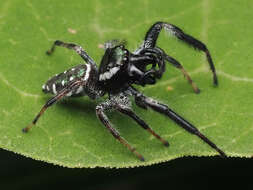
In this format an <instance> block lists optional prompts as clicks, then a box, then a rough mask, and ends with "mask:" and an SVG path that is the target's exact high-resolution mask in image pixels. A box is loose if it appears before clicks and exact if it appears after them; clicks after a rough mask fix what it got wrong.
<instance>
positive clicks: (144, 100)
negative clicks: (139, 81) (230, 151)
mask: <svg viewBox="0 0 253 190" xmlns="http://www.w3.org/2000/svg"><path fill="white" fill-rule="evenodd" d="M130 90H131V92H132V93H133V95H134V96H135V101H136V102H141V103H138V104H137V105H139V104H144V105H146V106H147V107H150V108H151V109H153V110H154V111H157V112H159V113H162V114H164V115H166V116H168V117H169V118H170V119H172V120H173V121H174V122H176V123H177V124H178V125H179V126H181V127H182V128H184V129H185V130H186V131H188V132H189V133H192V134H194V135H196V136H198V137H199V138H200V139H202V140H203V141H204V142H205V143H207V144H208V145H209V146H211V147H212V148H213V149H215V150H216V151H217V152H218V153H219V154H220V155H221V156H222V157H226V154H225V153H224V152H223V151H222V150H221V149H220V148H218V147H217V146H216V145H215V144H214V143H213V142H212V141H211V140H209V139H208V138H207V137H206V136H205V135H204V134H202V133H201V132H200V131H199V130H198V129H197V128H196V127H195V126H193V125H192V124H191V123H189V122H188V121H186V120H185V119H184V118H182V117H181V116H180V115H178V114H177V113H175V112H174V111H173V110H171V109H170V108H169V107H168V106H167V105H165V104H162V103H160V102H158V101H157V100H154V99H152V98H149V97H146V96H145V95H143V94H142V93H140V92H138V91H137V90H136V89H134V88H133V87H131V88H130Z"/></svg>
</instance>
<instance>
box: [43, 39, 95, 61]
mask: <svg viewBox="0 0 253 190" xmlns="http://www.w3.org/2000/svg"><path fill="white" fill-rule="evenodd" d="M56 46H61V47H65V48H68V49H73V50H74V51H75V52H76V53H78V54H79V55H80V56H81V57H82V58H83V59H84V61H85V62H86V63H90V64H92V65H96V63H95V61H94V60H93V59H92V58H91V57H90V56H89V55H88V54H87V53H86V52H85V51H84V49H83V48H82V47H81V46H79V45H76V44H73V43H65V42H62V41H60V40H56V41H55V42H54V43H53V45H52V47H51V49H50V50H48V51H47V52H46V53H47V55H51V54H52V53H53V52H54V50H55V47H56Z"/></svg>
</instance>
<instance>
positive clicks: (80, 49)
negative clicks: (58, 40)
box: [75, 46, 82, 54]
mask: <svg viewBox="0 0 253 190" xmlns="http://www.w3.org/2000/svg"><path fill="white" fill-rule="evenodd" d="M75 50H76V52H77V53H78V54H81V52H82V48H81V46H76V47H75Z"/></svg>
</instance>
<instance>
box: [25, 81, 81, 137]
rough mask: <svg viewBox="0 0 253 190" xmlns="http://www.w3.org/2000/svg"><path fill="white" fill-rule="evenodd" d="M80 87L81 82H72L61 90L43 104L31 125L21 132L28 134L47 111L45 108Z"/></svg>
mask: <svg viewBox="0 0 253 190" xmlns="http://www.w3.org/2000/svg"><path fill="white" fill-rule="evenodd" d="M80 85H83V81H79V80H78V81H73V82H72V83H70V84H69V85H68V86H66V87H65V88H63V89H62V90H61V91H60V92H59V93H58V94H57V95H55V96H54V97H52V98H50V99H49V100H48V101H47V102H46V103H45V105H44V106H43V107H42V108H41V110H40V112H39V113H38V114H37V115H36V117H35V118H34V120H33V121H32V123H30V124H29V125H28V126H27V127H25V128H23V129H22V131H23V132H25V133H26V132H28V131H29V130H30V129H31V128H32V127H33V126H34V125H35V124H36V123H37V121H38V120H39V118H40V117H41V116H42V115H43V113H44V112H45V111H46V110H47V108H49V107H50V106H52V105H53V104H55V103H56V102H57V101H59V100H60V99H62V98H63V97H65V96H66V95H67V94H68V93H69V92H71V91H72V90H73V89H75V88H77V87H79V86H80Z"/></svg>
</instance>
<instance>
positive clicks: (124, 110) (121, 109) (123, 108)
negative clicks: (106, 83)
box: [116, 105, 169, 146]
mask: <svg viewBox="0 0 253 190" xmlns="http://www.w3.org/2000/svg"><path fill="white" fill-rule="evenodd" d="M116 109H117V110H118V111H119V112H121V113H123V114H125V115H127V116H129V117H131V118H132V119H133V120H135V121H136V122H137V123H138V124H139V125H140V126H141V127H142V128H143V129H145V130H147V131H148V132H149V133H151V134H152V135H153V136H154V137H156V138H157V139H158V140H160V141H161V142H162V143H163V144H164V145H165V146H169V143H168V141H166V140H164V139H163V138H162V137H160V135H158V134H157V133H156V132H155V131H154V130H153V129H151V128H150V127H149V126H148V124H146V123H145V121H143V120H142V119H141V118H139V117H138V116H137V115H136V114H135V113H134V112H133V111H132V110H131V109H130V108H128V107H126V106H122V105H117V106H116Z"/></svg>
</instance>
